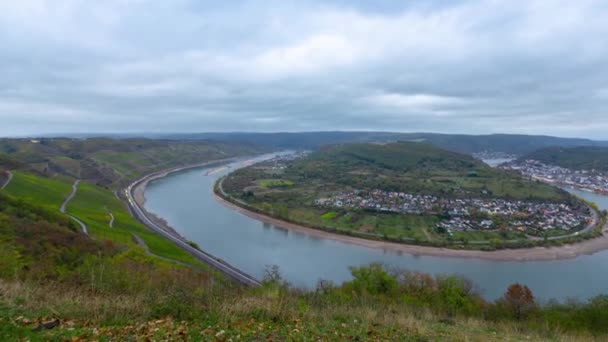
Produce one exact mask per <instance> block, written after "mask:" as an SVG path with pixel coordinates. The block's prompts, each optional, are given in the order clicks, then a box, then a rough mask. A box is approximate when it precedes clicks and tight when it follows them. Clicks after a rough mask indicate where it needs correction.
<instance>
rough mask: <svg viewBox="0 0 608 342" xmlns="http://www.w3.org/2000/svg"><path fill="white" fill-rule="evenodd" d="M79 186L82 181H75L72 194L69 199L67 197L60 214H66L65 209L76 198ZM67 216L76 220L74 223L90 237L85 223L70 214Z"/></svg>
mask: <svg viewBox="0 0 608 342" xmlns="http://www.w3.org/2000/svg"><path fill="white" fill-rule="evenodd" d="M78 184H80V179H77V180H75V181H74V184H72V193H70V195H69V196H68V197H66V198H65V201H63V203H62V204H61V207H60V208H59V211H60V212H62V213H64V214H66V212H65V208H66V207H67V205H68V203H70V201H71V200H72V198H74V196H76V191H78ZM66 215H68V216H69V217H70V218H71V219H72V220H74V222H76V223H78V225H79V226H80V228H81V229H82V232H83V233H84V234H85V235H89V230H88V229H87V225H86V224H84V222H82V221H80V220H79V219H77V218H76V217H74V216H72V215H70V214H66Z"/></svg>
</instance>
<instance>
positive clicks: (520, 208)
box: [315, 190, 591, 233]
mask: <svg viewBox="0 0 608 342" xmlns="http://www.w3.org/2000/svg"><path fill="white" fill-rule="evenodd" d="M315 204H316V205H317V206H321V207H334V208H350V209H364V210H374V211H381V212H393V213H403V214H429V215H441V216H442V217H444V219H442V220H441V221H440V222H439V223H438V227H439V228H443V229H445V230H446V231H447V232H448V233H449V232H451V231H452V230H469V229H498V228H499V225H498V223H499V222H500V223H505V224H506V227H508V228H510V229H514V230H519V231H525V230H527V229H534V230H549V229H564V230H571V229H577V228H581V227H582V226H583V225H585V224H586V223H587V222H589V220H590V219H591V213H590V211H589V209H588V208H587V207H585V206H580V207H578V208H574V207H572V206H570V205H567V204H563V203H544V202H528V201H516V200H506V199H480V198H461V199H460V198H439V197H436V196H432V195H417V194H408V193H404V192H389V191H382V190H373V191H351V192H341V193H339V194H336V195H334V196H332V197H327V198H319V199H317V200H316V202H315Z"/></svg>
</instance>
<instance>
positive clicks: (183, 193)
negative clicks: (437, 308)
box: [145, 169, 608, 300]
mask: <svg viewBox="0 0 608 342" xmlns="http://www.w3.org/2000/svg"><path fill="white" fill-rule="evenodd" d="M227 172H229V170H220V172H213V173H211V174H210V175H206V173H207V171H206V170H205V169H194V170H189V171H184V172H180V173H175V174H171V175H169V176H168V177H166V178H162V179H160V180H157V181H154V182H153V183H152V184H150V185H149V186H148V188H147V190H146V205H145V206H146V209H148V210H149V211H150V212H153V213H155V214H157V215H159V216H160V217H162V218H164V219H166V220H167V222H168V223H169V224H170V225H171V226H172V227H174V228H175V229H176V230H177V231H178V232H179V233H181V234H182V235H183V236H185V237H187V238H188V239H190V240H192V241H194V242H196V243H197V244H198V245H199V246H200V247H201V248H202V249H203V250H205V251H207V252H210V253H211V254H214V255H215V256H216V257H220V258H222V259H224V260H226V261H227V262H229V263H231V264H232V265H234V266H236V267H239V268H241V269H242V270H244V271H245V272H247V273H249V274H251V275H254V276H256V277H259V278H261V277H262V276H263V274H264V270H265V269H266V267H267V266H270V265H278V266H279V269H280V272H281V274H282V275H283V277H284V278H285V279H287V280H288V281H289V282H290V283H292V284H293V285H295V286H300V287H307V288H310V287H314V286H315V285H316V283H317V281H318V280H319V279H327V280H332V281H334V282H336V283H339V282H342V281H344V280H347V279H349V278H350V273H349V270H348V268H349V266H357V265H365V264H369V263H371V262H382V263H385V264H387V265H390V266H396V267H400V268H404V269H409V270H415V271H422V272H427V273H432V274H438V273H444V274H458V275H462V276H465V277H468V278H469V279H471V280H473V281H474V282H475V283H476V284H477V285H478V287H479V288H480V290H481V292H482V294H483V296H484V297H486V298H487V299H495V298H498V297H500V296H501V295H502V294H503V293H504V291H505V289H506V288H507V286H508V285H509V284H511V283H514V282H520V283H523V284H526V285H528V286H529V287H530V288H531V289H532V291H533V292H534V294H535V295H536V297H537V298H540V299H541V300H548V299H551V298H555V299H559V300H564V299H566V298H578V299H581V300H583V299H587V298H589V297H591V296H594V295H597V294H602V293H608V250H607V251H602V252H599V253H596V254H593V255H587V256H580V257H578V258H575V259H568V260H557V261H533V262H502V261H486V260H478V259H460V258H445V257H432V256H415V255H409V254H402V253H396V252H392V251H383V250H378V249H370V248H366V247H361V246H355V245H350V244H345V243H342V242H338V241H334V240H326V239H319V238H314V237H311V236H309V235H306V234H302V233H297V232H293V231H288V230H286V229H283V228H280V227H276V226H273V225H269V224H264V223H262V222H260V221H257V220H254V219H251V218H249V217H247V216H244V215H242V214H239V213H237V212H236V211H234V210H232V209H229V208H226V207H224V206H223V205H221V204H219V203H218V202H217V201H216V200H215V199H214V197H213V192H212V189H213V184H214V182H215V180H216V179H218V178H219V177H221V176H222V175H224V174H226V173H227ZM570 191H573V192H576V193H577V195H579V196H581V197H585V198H588V199H590V200H592V201H594V202H596V203H598V204H599V205H600V207H602V208H608V197H605V196H599V195H595V194H591V193H588V192H582V191H576V190H570Z"/></svg>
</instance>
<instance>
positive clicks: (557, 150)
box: [519, 146, 608, 172]
mask: <svg viewBox="0 0 608 342" xmlns="http://www.w3.org/2000/svg"><path fill="white" fill-rule="evenodd" d="M525 160H536V161H539V162H541V163H543V164H547V165H556V166H560V167H563V168H567V169H571V170H597V171H604V172H608V147H598V146H578V147H548V148H543V149H540V150H536V151H534V152H531V153H528V154H526V155H524V156H522V157H521V158H519V161H522V162H523V161H525Z"/></svg>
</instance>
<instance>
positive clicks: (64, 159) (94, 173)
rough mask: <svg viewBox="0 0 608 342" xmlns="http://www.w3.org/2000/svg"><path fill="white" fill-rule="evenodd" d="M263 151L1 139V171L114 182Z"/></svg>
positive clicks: (217, 145)
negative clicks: (11, 170)
mask: <svg viewBox="0 0 608 342" xmlns="http://www.w3.org/2000/svg"><path fill="white" fill-rule="evenodd" d="M266 150H267V149H266V148H263V147H258V146H257V145H243V144H240V143H238V142H233V141H224V142H218V141H207V140H202V141H172V140H152V139H143V138H129V139H111V138H90V139H74V138H40V139H0V170H2V169H20V170H25V171H29V172H34V173H37V174H40V175H46V176H53V175H57V174H61V175H66V176H69V177H72V178H79V179H85V180H91V181H93V182H95V183H97V184H99V185H104V186H115V185H119V184H121V185H124V183H125V182H128V181H129V180H133V179H134V178H135V177H137V176H139V175H142V174H144V173H148V172H152V171H154V170H159V169H163V168H168V167H173V166H178V165H183V164H193V163H199V162H203V161H208V160H213V159H223V158H229V157H234V156H241V155H250V154H255V153H259V152H262V151H266Z"/></svg>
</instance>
